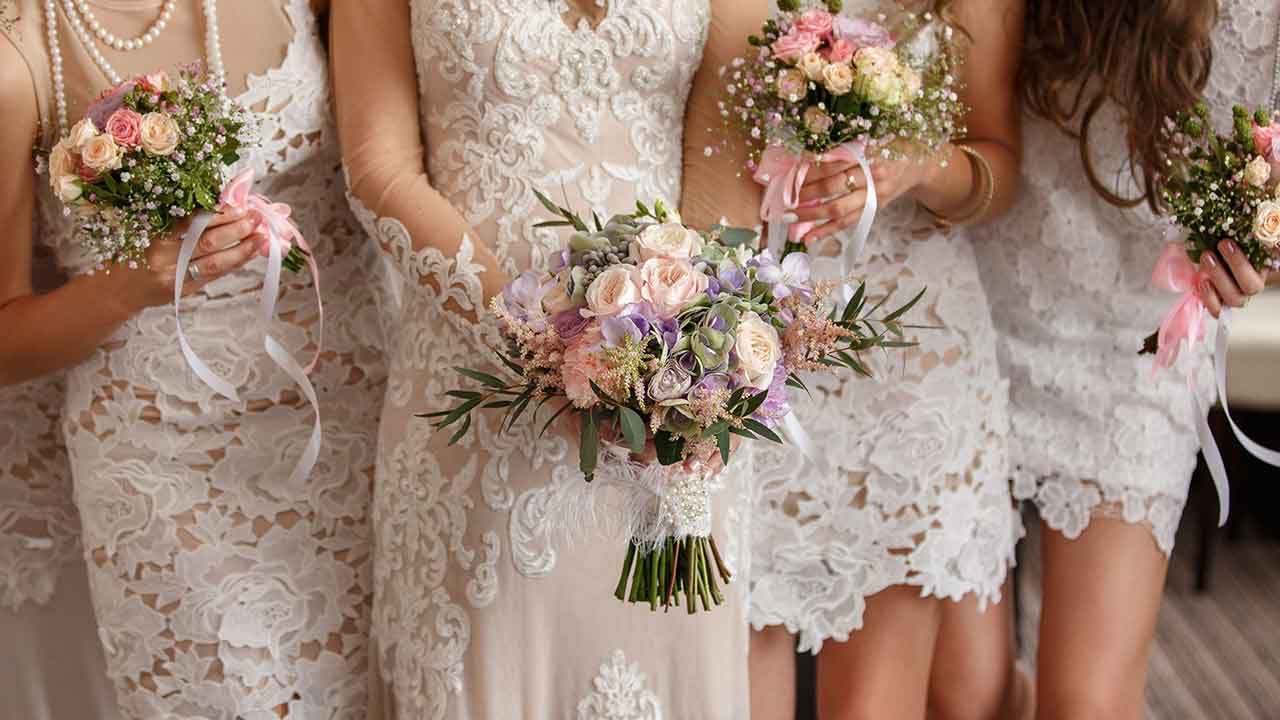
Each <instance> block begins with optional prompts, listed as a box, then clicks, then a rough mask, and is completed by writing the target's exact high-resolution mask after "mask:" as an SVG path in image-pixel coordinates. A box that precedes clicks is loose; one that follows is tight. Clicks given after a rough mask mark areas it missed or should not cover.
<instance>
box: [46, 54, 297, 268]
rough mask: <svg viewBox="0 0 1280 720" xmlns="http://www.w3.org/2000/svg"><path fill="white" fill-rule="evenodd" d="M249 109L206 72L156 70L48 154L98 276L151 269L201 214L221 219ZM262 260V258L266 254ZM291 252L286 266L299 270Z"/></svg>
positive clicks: (99, 108)
mask: <svg viewBox="0 0 1280 720" xmlns="http://www.w3.org/2000/svg"><path fill="white" fill-rule="evenodd" d="M254 136H255V134H254V125H253V123H252V122H251V117H250V113H249V111H248V110H246V109H245V108H243V107H241V106H239V105H237V104H235V103H232V102H229V101H228V100H226V99H225V98H224V97H223V95H222V92H221V88H219V87H218V86H217V84H216V83H215V82H214V81H213V79H212V78H211V77H210V76H209V75H208V74H207V73H205V72H204V71H201V70H198V69H184V70H182V71H181V72H180V73H179V74H178V77H177V79H176V80H173V79H171V78H170V77H169V76H168V75H167V74H166V73H164V72H155V73H151V74H148V75H142V76H139V77H137V78H134V79H131V80H127V81H125V82H123V83H121V84H120V85H119V86H117V87H114V88H111V89H109V90H107V91H105V92H104V93H102V95H101V96H99V97H98V99H97V100H95V101H94V102H93V104H92V105H90V106H89V110H88V112H87V116H86V117H85V118H84V119H82V120H81V121H79V122H77V123H76V124H75V126H74V127H72V128H71V131H70V133H69V134H68V135H67V137H64V138H62V139H61V140H59V141H58V143H57V144H56V145H54V146H53V149H52V150H51V151H50V152H49V158H48V161H49V182H50V184H51V186H52V188H53V192H54V193H55V194H56V195H57V196H58V198H59V199H61V200H62V202H63V203H64V204H66V205H67V206H68V208H74V209H75V210H76V211H77V212H78V213H79V218H78V220H79V222H78V228H77V231H78V234H79V237H80V240H81V243H82V244H83V247H84V248H85V250H86V251H87V252H88V253H89V254H90V255H91V256H92V257H93V258H94V259H95V261H96V265H97V268H98V269H104V270H105V269H107V268H108V266H109V265H111V264H116V263H122V264H126V265H128V266H129V267H131V268H136V267H137V266H138V265H139V264H140V263H143V262H145V254H146V251H147V248H148V247H149V246H150V245H151V242H152V240H155V239H157V238H161V237H165V236H167V235H170V234H172V233H173V231H174V229H175V228H176V227H177V225H178V223H180V222H182V220H183V219H185V218H190V217H192V216H193V215H195V214H196V213H198V212H200V211H202V210H203V211H208V212H211V213H216V212H217V211H218V210H219V207H220V205H221V202H220V195H221V193H222V190H223V187H224V186H225V185H226V184H227V180H228V176H227V170H228V169H229V168H230V167H231V166H232V165H234V164H235V163H236V162H237V161H239V159H240V155H241V151H242V149H243V148H244V147H245V146H247V145H249V144H250V143H252V142H253V140H254ZM264 254H265V252H264ZM305 254H306V251H305V249H304V248H303V247H301V246H300V245H299V244H296V243H294V244H291V245H290V246H289V248H288V252H287V253H286V255H285V257H284V259H283V264H284V266H285V267H287V268H289V269H290V270H294V271H298V270H301V269H302V266H303V264H304V262H305Z"/></svg>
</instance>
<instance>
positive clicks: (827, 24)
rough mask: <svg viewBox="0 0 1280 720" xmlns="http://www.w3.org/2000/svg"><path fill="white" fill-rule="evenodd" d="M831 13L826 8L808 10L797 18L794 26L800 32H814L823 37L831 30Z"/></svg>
mask: <svg viewBox="0 0 1280 720" xmlns="http://www.w3.org/2000/svg"><path fill="white" fill-rule="evenodd" d="M831 24H832V21H831V13H829V12H827V11H826V10H816V9H815V10H806V11H804V12H803V13H801V15H800V17H798V18H796V22H795V24H794V25H792V27H793V28H795V29H796V30H798V31H800V32H806V33H813V34H814V35H817V36H818V37H822V36H823V35H826V34H827V33H829V32H831Z"/></svg>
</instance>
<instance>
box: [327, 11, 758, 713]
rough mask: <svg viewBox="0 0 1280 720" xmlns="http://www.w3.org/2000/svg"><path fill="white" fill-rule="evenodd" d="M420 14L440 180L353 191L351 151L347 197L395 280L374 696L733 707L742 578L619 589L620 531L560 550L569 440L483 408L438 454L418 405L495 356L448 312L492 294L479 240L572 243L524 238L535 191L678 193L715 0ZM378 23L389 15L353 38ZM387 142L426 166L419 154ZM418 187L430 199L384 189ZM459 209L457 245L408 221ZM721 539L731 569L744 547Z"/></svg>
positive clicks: (542, 704) (535, 210)
mask: <svg viewBox="0 0 1280 720" xmlns="http://www.w3.org/2000/svg"><path fill="white" fill-rule="evenodd" d="M410 7H411V11H412V15H411V17H412V22H411V27H412V50H413V55H414V56H415V58H416V61H417V76H418V77H417V80H418V86H419V90H420V101H419V103H418V106H419V109H420V112H421V120H420V124H421V127H422V128H424V129H425V152H426V157H425V160H426V172H427V176H429V180H430V186H429V187H428V186H427V183H426V180H425V178H423V179H421V180H419V179H415V178H413V177H408V178H406V179H404V180H403V182H400V181H399V180H397V181H394V182H391V183H389V185H390V187H385V188H384V187H366V186H365V185H363V184H362V182H361V180H360V179H359V176H360V175H361V174H363V172H364V171H365V170H367V169H368V168H365V167H357V165H361V166H363V165H365V164H366V163H359V162H355V161H354V160H353V158H352V157H350V156H349V157H348V163H349V167H350V170H351V172H352V178H353V188H355V193H357V194H358V195H359V197H360V200H361V201H364V202H365V203H367V204H369V205H370V206H374V205H380V206H381V207H379V208H373V207H371V209H369V210H364V209H363V205H362V204H360V203H359V202H358V203H357V204H358V205H360V207H361V211H362V212H363V213H364V214H365V217H366V219H367V221H368V222H369V224H370V226H371V227H373V228H374V230H375V232H376V233H377V235H378V237H379V240H380V242H381V244H382V245H383V247H385V248H386V249H387V250H388V253H389V256H390V257H391V258H392V259H393V261H394V265H395V267H396V268H397V270H398V273H399V275H400V278H401V281H402V282H403V284H404V290H403V294H402V297H403V305H402V307H401V308H400V311H399V313H398V315H397V316H396V319H395V322H394V323H393V325H394V331H395V338H394V341H393V344H394V348H393V350H392V352H391V358H390V363H391V366H390V381H389V388H388V397H387V403H386V407H385V408H384V411H383V415H382V425H381V429H380V438H379V461H378V477H377V483H376V486H375V497H374V524H375V528H376V538H375V548H376V553H375V554H376V562H375V571H374V590H375V595H374V641H375V643H376V644H377V646H378V652H377V661H378V662H379V663H380V677H381V680H382V682H383V684H384V685H385V688H384V689H385V698H383V699H382V705H383V706H384V708H385V710H386V713H387V715H388V716H392V717H397V718H404V719H409V718H414V719H416V718H469V719H473V720H480V719H481V718H485V719H489V718H492V719H495V720H496V719H500V718H513V717H521V718H526V719H533V720H543V719H545V720H551V719H555V720H563V719H564V718H578V719H580V720H597V719H599V720H603V719H605V718H608V719H610V720H656V719H658V718H699V719H700V720H721V719H723V720H730V719H737V718H743V717H746V715H747V712H748V710H747V688H746V645H747V638H746V623H745V599H744V591H745V583H744V582H735V583H734V584H732V585H730V586H729V592H728V593H727V596H728V600H727V604H726V605H725V606H722V607H720V608H717V609H716V610H715V611H714V612H713V613H710V614H703V615H698V616H688V615H686V614H685V613H684V611H683V610H681V611H680V612H679V613H676V612H672V613H670V614H661V613H659V614H651V613H650V611H649V610H648V608H647V607H640V606H636V605H628V604H623V603H620V602H619V601H617V600H616V599H615V598H614V597H613V596H612V591H613V587H614V585H615V584H616V582H617V578H618V573H619V571H620V569H621V562H622V559H623V555H624V554H625V539H624V538H621V537H618V536H616V535H612V534H604V533H601V532H598V531H596V530H595V529H593V527H591V526H587V527H583V528H580V529H579V532H577V533H575V534H576V535H578V538H577V541H576V542H573V543H565V544H561V543H558V542H557V540H558V538H557V537H556V536H555V534H554V533H552V532H551V530H550V527H551V526H552V525H554V524H557V523H558V521H559V520H562V519H563V518H561V517H559V516H558V514H557V513H558V509H559V508H562V507H563V505H562V504H561V503H562V501H563V500H564V499H565V497H567V496H572V495H574V494H576V493H580V492H583V491H584V489H585V488H586V487H587V486H586V484H585V483H584V482H583V479H582V474H581V472H580V471H579V470H578V467H577V453H576V450H575V448H576V444H574V443H572V442H571V441H569V440H567V439H566V438H565V437H562V436H559V435H557V434H555V433H549V434H548V435H547V436H545V437H544V438H542V439H538V438H537V437H536V428H535V427H533V426H532V425H530V424H526V423H523V422H521V423H519V424H517V427H516V430H515V431H514V432H510V433H499V432H498V431H497V429H496V424H497V422H498V420H499V416H498V415H492V416H485V417H483V418H479V419H478V421H477V422H476V423H475V425H473V427H472V429H471V431H470V433H469V434H468V436H467V437H466V438H465V439H464V440H462V441H461V442H460V443H459V445H457V446H454V447H449V446H447V440H448V433H439V434H437V433H433V430H432V428H431V426H430V424H429V421H427V420H424V419H421V418H418V417H415V413H422V412H428V411H432V410H437V409H440V408H442V407H444V406H446V405H447V404H448V403H449V402H450V399H449V398H447V397H445V396H444V393H445V391H447V390H449V389H452V388H455V387H459V386H460V381H461V380H462V378H461V377H460V376H459V375H457V374H456V373H455V372H453V370H452V369H451V368H453V367H455V366H463V367H488V366H489V365H490V364H492V363H494V362H495V361H496V358H494V356H493V354H492V351H491V350H490V349H489V348H491V347H498V344H497V341H498V338H497V336H496V335H495V334H494V333H493V331H492V329H491V328H489V327H487V326H483V325H480V326H478V325H474V324H472V323H471V322H469V321H468V320H466V319H464V318H462V317H461V316H460V315H459V314H457V313H455V312H454V311H452V310H450V309H448V308H446V306H445V303H446V301H452V302H454V303H457V304H458V305H460V306H462V307H464V308H467V307H476V306H478V305H481V304H482V293H481V289H480V283H479V279H478V277H477V272H478V271H479V270H480V266H479V265H478V264H477V263H476V261H475V253H476V252H478V247H477V246H478V245H479V243H483V244H484V245H485V246H487V248H488V249H489V250H491V251H492V252H493V253H494V255H495V256H496V257H497V259H498V261H499V262H500V263H501V265H502V267H503V268H504V269H505V270H506V271H507V272H508V273H512V274H514V273H516V272H518V271H520V270H522V269H526V268H545V267H546V266H547V265H548V263H549V262H550V260H551V258H552V257H553V256H555V255H557V254H558V251H559V249H560V248H562V247H563V243H564V242H565V237H564V235H563V234H562V233H559V232H557V231H555V230H539V229H535V228H533V225H534V224H535V223H537V222H540V221H543V220H545V219H546V216H545V211H544V210H542V208H541V206H540V205H539V203H538V201H537V200H536V199H535V197H534V195H533V192H532V190H533V189H534V188H542V189H545V190H547V191H548V192H549V193H551V194H553V195H554V196H555V197H557V198H558V199H559V198H560V197H561V196H562V194H563V195H564V196H565V197H566V200H567V202H568V204H569V206H570V207H575V208H578V209H580V210H582V211H588V210H592V209H594V210H596V211H597V212H599V213H600V214H601V215H602V216H607V215H609V214H611V213H612V212H616V211H619V210H620V209H623V208H629V207H634V204H635V201H636V200H637V199H643V200H646V201H649V200H651V199H652V198H655V197H662V198H668V199H672V198H679V197H680V192H681V156H682V140H681V138H682V121H683V119H684V111H685V102H686V96H687V95H688V93H689V88H690V82H691V79H692V77H693V75H694V72H695V70H696V69H697V68H698V65H699V60H700V57H701V54H702V48H703V42H704V38H705V36H706V32H707V26H708V11H709V6H708V2H707V0H658V1H657V2H652V1H651V0H610V2H609V3H608V4H607V10H605V11H604V13H605V14H604V17H603V19H602V20H601V21H600V23H599V25H598V26H597V27H594V28H593V27H592V26H591V25H590V24H589V23H587V22H586V21H585V20H584V21H583V23H582V24H579V25H577V27H575V28H571V27H569V26H568V25H566V22H565V20H564V18H562V17H561V15H560V13H561V11H562V10H567V8H565V7H564V6H563V4H562V3H554V2H538V1H536V0H468V1H466V2H461V1H446V0H413V1H412V2H411V3H410ZM374 12H375V13H376V14H378V15H379V16H383V17H391V16H392V12H391V11H389V10H377V11H374ZM402 12H403V11H402V10H396V11H395V13H397V16H396V17H399V15H398V14H400V13H402ZM393 19H394V18H393ZM352 21H353V22H366V20H363V19H362V20H358V21H357V20H354V19H353V20H352ZM367 22H370V23H373V22H375V20H368V21H367ZM386 22H388V23H390V22H391V20H387V21H386ZM384 30H385V31H386V32H397V31H398V30H399V28H385V29H383V28H376V29H371V30H364V31H362V33H363V34H365V35H371V34H379V33H381V32H383V31H384ZM379 36H381V35H379ZM406 39H407V38H406ZM347 61H348V58H347V57H346V56H344V55H342V54H341V53H339V54H338V55H337V60H336V62H337V64H338V65H339V66H341V65H342V64H343V63H344V62H347ZM349 61H350V62H355V63H359V62H360V60H359V59H358V58H351V59H350V60H349ZM405 71H406V72H411V71H412V69H411V68H405ZM341 92H343V86H342V85H339V93H341ZM358 105H359V104H358ZM358 109H359V108H357V109H356V110H353V111H358ZM343 118H344V119H343V121H344V122H345V116H343ZM417 126H418V123H414V127H415V131H414V132H415V133H416V132H417V130H416V128H417ZM359 144H360V143H359V142H355V143H350V145H351V148H349V149H354V147H355V146H356V145H359ZM397 150H399V151H401V152H400V154H401V155H403V156H407V157H410V158H411V159H412V160H413V161H414V162H415V163H416V158H417V157H418V156H417V154H416V151H415V150H414V149H413V148H403V149H400V148H397ZM398 159H399V158H393V160H398ZM368 164H370V165H374V166H377V165H380V164H381V162H378V161H375V162H372V163H368ZM411 164H413V163H411ZM409 172H410V173H411V174H412V175H418V176H420V175H421V172H422V169H421V166H420V165H419V166H417V167H416V168H410V169H409ZM414 182H419V183H420V184H419V185H418V186H417V187H418V188H419V189H420V192H416V193H415V194H407V195H404V196H403V202H401V203H399V204H398V205H397V204H396V203H395V202H392V201H387V200H385V198H386V197H387V193H388V192H390V193H392V194H394V193H395V191H396V187H395V186H396V185H401V186H407V185H408V184H410V183H414ZM375 212H376V213H377V214H378V215H381V216H382V217H378V218H375ZM454 213H461V215H462V216H463V217H464V218H465V221H466V224H469V226H470V227H471V228H473V229H474V233H475V235H476V237H474V238H472V237H469V236H468V237H465V238H463V239H462V244H461V246H460V248H459V250H458V251H457V253H456V254H451V255H445V254H444V253H442V252H441V251H439V250H437V249H435V248H434V247H433V246H431V245H430V244H429V243H428V242H427V240H428V239H427V238H424V237H414V236H413V233H412V232H411V230H410V228H411V227H416V228H420V229H422V230H423V232H424V233H430V232H442V228H443V227H445V223H446V221H447V220H446V218H447V217H448V216H450V215H451V214H454ZM476 241H479V242H476ZM415 248H425V249H415ZM495 372H501V370H495ZM543 416H544V417H545V416H546V414H545V413H544V415H543ZM729 486H730V489H729V490H728V491H726V492H723V493H721V494H720V496H719V497H718V499H717V515H716V519H715V526H716V528H717V530H716V532H717V534H718V535H719V536H720V537H723V538H725V539H726V540H729V538H730V532H729V531H727V530H726V525H728V524H736V522H737V521H734V522H732V523H731V522H727V520H726V519H727V517H728V516H729V515H730V507H729V506H730V504H731V503H730V502H729V501H728V500H729V498H730V497H731V496H732V490H733V489H734V488H740V487H741V486H740V485H737V484H736V483H733V482H732V481H731V482H730V483H729ZM738 494H739V495H742V496H745V493H741V492H739V493H738ZM730 545H731V548H730V550H729V553H728V554H729V555H730V557H729V558H728V561H729V563H730V564H731V565H733V566H734V569H735V570H739V569H741V568H740V567H739V563H738V562H737V560H738V557H739V555H740V550H741V548H740V547H738V545H737V544H736V543H732V542H730Z"/></svg>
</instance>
